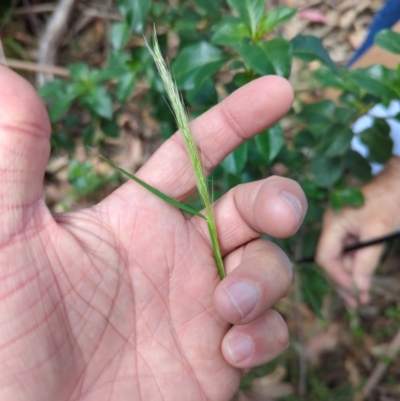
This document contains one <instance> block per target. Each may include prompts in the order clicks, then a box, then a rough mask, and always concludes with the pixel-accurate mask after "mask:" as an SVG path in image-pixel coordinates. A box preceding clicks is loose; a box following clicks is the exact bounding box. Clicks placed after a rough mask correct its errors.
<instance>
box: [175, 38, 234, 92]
mask: <svg viewBox="0 0 400 401" xmlns="http://www.w3.org/2000/svg"><path fill="white" fill-rule="evenodd" d="M226 60H227V58H226V56H225V55H224V53H223V52H222V50H221V49H219V48H218V47H215V46H212V45H210V44H209V43H207V42H200V43H196V44H194V45H189V46H187V47H185V48H184V49H182V51H181V52H180V53H179V55H178V57H177V58H176V59H175V62H174V64H173V66H172V69H173V73H174V76H175V79H176V83H177V85H178V87H179V88H180V89H184V90H190V89H194V88H196V87H198V86H200V85H202V84H203V82H204V81H206V80H207V79H208V78H210V77H211V76H212V75H213V74H215V73H216V72H217V71H218V70H219V69H220V68H221V67H222V65H223V64H224V63H225V61H226Z"/></svg>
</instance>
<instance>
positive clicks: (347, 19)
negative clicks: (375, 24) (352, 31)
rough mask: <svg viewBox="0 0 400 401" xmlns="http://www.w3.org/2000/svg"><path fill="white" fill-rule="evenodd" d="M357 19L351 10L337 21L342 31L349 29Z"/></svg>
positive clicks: (355, 13)
mask: <svg viewBox="0 0 400 401" xmlns="http://www.w3.org/2000/svg"><path fill="white" fill-rule="evenodd" d="M356 18H357V12H356V10H354V9H353V8H351V9H350V10H348V11H346V12H345V13H344V14H343V15H342V16H341V17H340V20H339V26H340V28H342V29H346V28H350V26H351V25H352V24H353V23H354V21H355V20H356Z"/></svg>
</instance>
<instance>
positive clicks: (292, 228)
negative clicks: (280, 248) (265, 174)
mask: <svg viewBox="0 0 400 401" xmlns="http://www.w3.org/2000/svg"><path fill="white" fill-rule="evenodd" d="M277 178H278V177H270V178H269V179H268V180H266V181H265V183H264V185H263V186H262V187H261V188H260V191H259V193H258V195H257V198H256V201H255V206H254V211H255V213H256V216H255V219H254V220H255V221H258V222H260V224H262V227H260V228H261V231H262V232H266V233H267V234H269V235H272V236H273V237H276V238H287V237H290V236H292V235H294V234H295V233H296V232H297V230H298V229H299V227H300V226H301V224H302V222H303V220H304V217H305V214H306V212H307V200H306V197H305V195H304V193H303V191H302V189H301V187H300V185H298V183H297V182H295V181H293V180H289V179H282V178H281V177H279V181H278V179H277Z"/></svg>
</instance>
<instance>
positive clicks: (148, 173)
mask: <svg viewBox="0 0 400 401" xmlns="http://www.w3.org/2000/svg"><path fill="white" fill-rule="evenodd" d="M292 101H293V90H292V87H291V85H290V84H289V83H288V81H286V80H285V79H283V78H281V77H277V76H268V77H262V78H259V79H257V80H255V81H253V82H251V83H249V84H247V85H245V86H244V87H242V88H240V89H238V90H237V91H235V92H234V93H232V94H231V95H230V96H228V97H227V98H226V99H224V100H223V101H222V102H221V103H219V104H218V105H216V106H214V107H213V108H212V109H210V110H208V111H207V112H206V113H204V114H203V115H202V116H200V117H198V118H196V119H195V120H193V122H192V123H191V129H192V133H193V135H194V137H195V140H196V143H197V147H198V149H199V154H200V157H201V159H202V161H203V167H204V170H205V173H206V174H209V173H210V172H211V171H212V170H213V169H214V168H215V167H216V166H217V165H218V164H219V163H220V162H221V161H222V160H223V159H224V158H225V157H226V156H227V155H228V154H229V153H230V152H232V151H233V150H234V149H235V148H236V147H238V146H239V145H240V144H241V143H242V142H244V141H246V140H247V139H249V138H251V137H252V136H254V135H256V134H257V133H259V132H261V131H263V130H265V129H266V128H267V127H269V126H270V125H272V124H274V123H275V122H276V121H277V120H279V119H280V118H281V117H282V116H283V115H284V114H285V113H286V112H287V111H288V110H289V108H290V106H291V104H292ZM166 107H167V106H166ZM136 175H137V176H138V177H139V178H140V179H142V180H143V181H145V182H147V183H148V184H150V185H152V186H154V187H155V188H157V189H158V190H160V191H162V192H164V193H165V194H166V195H168V196H170V197H172V198H174V199H177V200H183V199H185V198H186V197H187V196H188V195H189V194H190V193H191V192H193V190H194V189H195V187H196V184H195V178H194V173H193V169H192V166H191V164H190V160H189V157H188V154H187V150H186V145H185V143H184V139H183V138H182V136H181V134H180V133H179V132H177V133H175V134H174V135H173V136H172V137H171V138H170V139H169V140H168V141H166V142H165V143H164V144H163V145H162V146H161V147H160V148H159V149H158V150H157V151H156V152H155V153H154V154H153V156H152V157H151V158H150V159H149V160H148V161H147V162H146V164H145V165H144V166H143V167H142V168H141V169H140V170H139V171H138V172H137V174H136ZM132 185H135V184H133V183H132V182H128V183H126V184H125V186H124V187H123V188H121V190H122V191H128V192H129V189H130V188H131V186H132Z"/></svg>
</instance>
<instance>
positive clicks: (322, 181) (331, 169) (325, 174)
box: [309, 157, 343, 188]
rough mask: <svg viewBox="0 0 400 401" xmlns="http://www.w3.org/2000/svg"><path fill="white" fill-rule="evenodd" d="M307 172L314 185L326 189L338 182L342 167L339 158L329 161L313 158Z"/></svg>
mask: <svg viewBox="0 0 400 401" xmlns="http://www.w3.org/2000/svg"><path fill="white" fill-rule="evenodd" d="M309 171H310V173H311V174H312V176H313V178H314V182H315V184H317V185H318V186H320V187H323V188H327V187H330V186H332V185H333V184H335V183H336V182H337V181H338V180H339V178H340V177H341V176H342V173H343V167H342V165H341V163H340V158H339V157H334V158H329V159H328V158H324V157H315V158H314V159H312V160H311V162H310V165H309Z"/></svg>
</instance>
